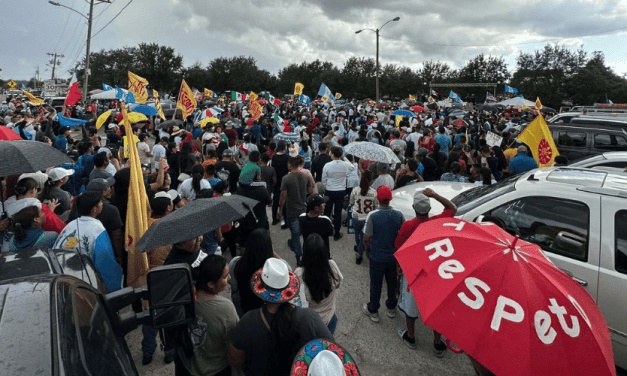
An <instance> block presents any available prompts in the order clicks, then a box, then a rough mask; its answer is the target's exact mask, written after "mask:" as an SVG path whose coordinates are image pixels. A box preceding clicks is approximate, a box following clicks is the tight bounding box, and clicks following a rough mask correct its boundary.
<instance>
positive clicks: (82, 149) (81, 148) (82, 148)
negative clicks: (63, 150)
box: [78, 141, 93, 155]
mask: <svg viewBox="0 0 627 376" xmlns="http://www.w3.org/2000/svg"><path fill="white" fill-rule="evenodd" d="M92 146H93V145H92V144H91V142H87V141H85V142H81V143H79V144H78V154H79V155H83V154H85V153H87V152H88V151H89V148H90V147H92Z"/></svg>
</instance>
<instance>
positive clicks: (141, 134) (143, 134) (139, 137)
mask: <svg viewBox="0 0 627 376" xmlns="http://www.w3.org/2000/svg"><path fill="white" fill-rule="evenodd" d="M146 137H148V136H146V133H140V134H139V136H137V138H138V139H139V142H144V140H145V139H146Z"/></svg>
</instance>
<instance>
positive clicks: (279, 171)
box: [272, 154, 290, 189]
mask: <svg viewBox="0 0 627 376" xmlns="http://www.w3.org/2000/svg"><path fill="white" fill-rule="evenodd" d="M289 158H290V157H289V155H287V154H275V155H273V156H272V167H274V171H276V181H277V186H276V187H275V188H274V189H278V188H279V186H280V182H281V180H283V177H284V176H285V175H287V173H288V172H289V171H288V170H287V160H288V159H289Z"/></svg>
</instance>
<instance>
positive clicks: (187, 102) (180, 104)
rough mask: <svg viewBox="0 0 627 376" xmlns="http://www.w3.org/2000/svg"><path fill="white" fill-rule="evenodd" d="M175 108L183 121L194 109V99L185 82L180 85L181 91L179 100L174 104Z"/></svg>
mask: <svg viewBox="0 0 627 376" xmlns="http://www.w3.org/2000/svg"><path fill="white" fill-rule="evenodd" d="M176 108H178V109H180V110H181V112H182V113H183V119H185V118H187V117H188V116H189V115H191V114H192V112H194V109H195V108H196V98H195V97H194V93H193V92H192V89H190V88H189V86H187V82H185V80H183V82H182V83H181V90H180V91H179V100H178V101H177V102H176Z"/></svg>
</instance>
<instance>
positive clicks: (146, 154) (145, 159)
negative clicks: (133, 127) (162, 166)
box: [137, 133, 152, 167]
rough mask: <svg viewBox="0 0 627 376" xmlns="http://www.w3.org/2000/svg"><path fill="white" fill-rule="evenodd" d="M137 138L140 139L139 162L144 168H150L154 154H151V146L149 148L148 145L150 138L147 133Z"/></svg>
mask: <svg viewBox="0 0 627 376" xmlns="http://www.w3.org/2000/svg"><path fill="white" fill-rule="evenodd" d="M137 138H138V139H139V142H138V143H137V152H138V154H139V162H140V163H141V165H142V166H144V167H145V166H150V162H151V158H152V153H151V152H150V146H148V144H147V143H146V138H148V136H147V135H146V133H140V134H139V136H137Z"/></svg>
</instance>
